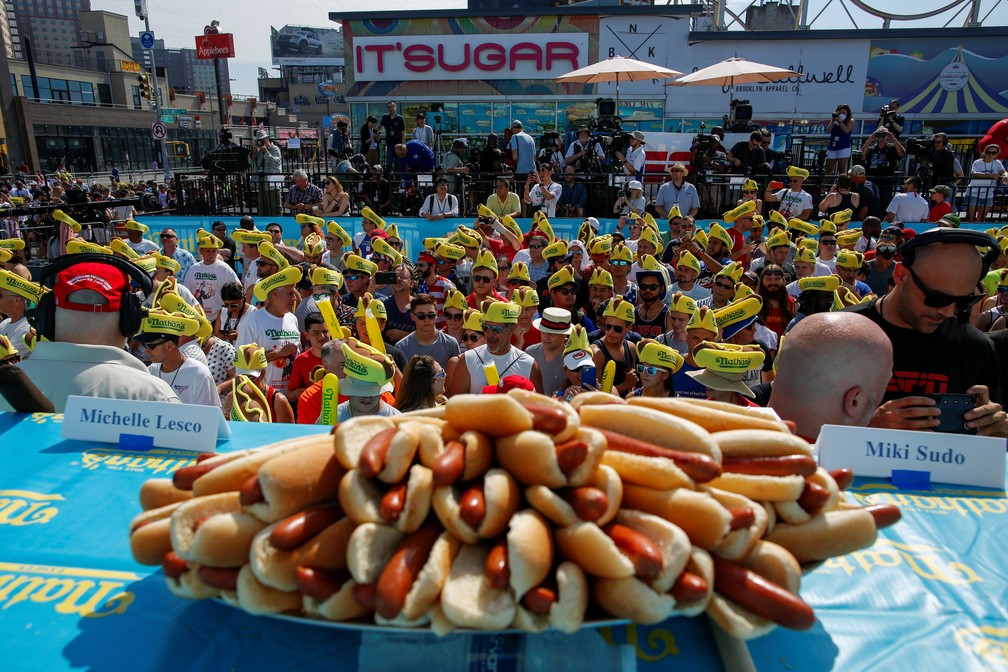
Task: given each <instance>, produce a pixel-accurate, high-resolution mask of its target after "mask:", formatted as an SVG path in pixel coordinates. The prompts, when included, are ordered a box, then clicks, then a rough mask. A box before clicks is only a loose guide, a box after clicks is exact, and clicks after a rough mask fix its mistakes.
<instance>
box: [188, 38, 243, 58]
mask: <svg viewBox="0 0 1008 672" xmlns="http://www.w3.org/2000/svg"><path fill="white" fill-rule="evenodd" d="M234 57H235V48H234V35H233V34H231V33H215V34H212V35H197V36H196V58H197V59H199V60H201V61H206V60H210V59H214V58H234Z"/></svg>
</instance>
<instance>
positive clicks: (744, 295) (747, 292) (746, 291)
mask: <svg viewBox="0 0 1008 672" xmlns="http://www.w3.org/2000/svg"><path fill="white" fill-rule="evenodd" d="M750 296H757V294H756V292H754V291H753V290H752V288H751V287H749V285H747V284H745V283H743V282H736V283H735V300H736V301H741V300H742V299H748V298H749V297H750Z"/></svg>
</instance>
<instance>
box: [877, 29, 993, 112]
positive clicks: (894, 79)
mask: <svg viewBox="0 0 1008 672" xmlns="http://www.w3.org/2000/svg"><path fill="white" fill-rule="evenodd" d="M893 99H896V100H899V102H900V112H901V113H903V114H921V115H941V116H950V115H969V116H977V115H993V116H992V118H996V119H1000V118H1001V117H1002V116H1004V115H1005V113H1008V46H1006V45H1005V41H1004V40H1003V39H1000V38H994V37H980V38H975V39H971V40H969V42H968V43H966V44H963V43H962V40H961V39H954V38H947V39H943V38H940V37H936V38H930V39H927V40H908V39H895V40H886V39H882V40H872V42H871V52H870V58H869V59H868V71H867V76H866V78H865V87H864V110H865V112H869V113H877V112H879V111H880V110H881V109H882V106H883V105H885V104H886V103H888V102H889V101H890V100H893Z"/></svg>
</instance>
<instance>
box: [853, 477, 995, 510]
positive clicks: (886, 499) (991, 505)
mask: <svg viewBox="0 0 1008 672" xmlns="http://www.w3.org/2000/svg"><path fill="white" fill-rule="evenodd" d="M883 489H885V490H892V492H878V491H879V490H883ZM858 490H865V491H866V492H865V493H863V494H862V493H859V492H857V491H858ZM849 492H850V493H851V494H852V495H854V497H855V499H857V501H858V503H860V504H861V505H863V506H871V505H872V504H895V505H896V506H898V507H900V508H901V509H913V510H915V511H923V512H925V513H933V514H937V515H948V514H950V513H955V514H958V515H959V516H962V517H963V518H969V517H972V516H976V517H977V518H983V517H984V516H1003V515H1005V514H1008V499H1006V498H1005V497H1003V496H991V491H990V490H963V489H954V488H946V489H940V490H932V491H930V492H928V493H926V494H920V495H915V494H909V493H903V492H899V491H898V488H896V486H894V485H890V484H888V483H866V484H864V485H862V486H860V487H855V488H851V489H850V491H849Z"/></svg>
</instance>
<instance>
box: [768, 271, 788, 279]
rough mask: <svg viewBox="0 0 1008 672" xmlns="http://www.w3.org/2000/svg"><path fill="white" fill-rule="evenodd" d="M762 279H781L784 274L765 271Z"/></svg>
mask: <svg viewBox="0 0 1008 672" xmlns="http://www.w3.org/2000/svg"><path fill="white" fill-rule="evenodd" d="M763 277H764V278H783V277H784V273H782V272H781V271H767V272H766V273H764V274H763Z"/></svg>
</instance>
